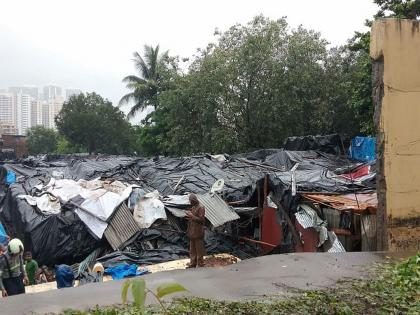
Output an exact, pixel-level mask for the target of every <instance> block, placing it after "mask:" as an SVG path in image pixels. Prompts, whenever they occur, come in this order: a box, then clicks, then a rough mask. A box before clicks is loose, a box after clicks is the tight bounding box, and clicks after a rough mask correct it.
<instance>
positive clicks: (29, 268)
mask: <svg viewBox="0 0 420 315" xmlns="http://www.w3.org/2000/svg"><path fill="white" fill-rule="evenodd" d="M23 258H24V259H25V262H26V264H25V269H26V274H27V275H28V279H29V285H34V284H36V273H37V271H38V263H37V262H36V261H35V260H34V259H32V253H31V252H26V253H25V254H24V255H23Z"/></svg>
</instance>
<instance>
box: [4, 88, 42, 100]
mask: <svg viewBox="0 0 420 315" xmlns="http://www.w3.org/2000/svg"><path fill="white" fill-rule="evenodd" d="M9 92H10V93H13V94H15V95H17V94H27V95H30V96H31V97H32V98H33V99H38V87H36V86H12V87H9Z"/></svg>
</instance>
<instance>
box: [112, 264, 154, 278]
mask: <svg viewBox="0 0 420 315" xmlns="http://www.w3.org/2000/svg"><path fill="white" fill-rule="evenodd" d="M148 272H149V271H148V270H147V269H146V268H143V269H140V270H137V265H135V264H131V265H129V264H118V265H116V266H114V267H109V268H106V269H105V273H106V274H109V275H111V277H112V279H113V280H121V279H124V278H129V277H135V276H140V275H143V274H145V273H148Z"/></svg>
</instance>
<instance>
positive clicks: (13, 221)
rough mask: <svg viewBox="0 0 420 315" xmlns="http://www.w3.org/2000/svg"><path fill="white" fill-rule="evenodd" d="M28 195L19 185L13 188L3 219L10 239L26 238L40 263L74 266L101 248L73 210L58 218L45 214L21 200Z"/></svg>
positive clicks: (1, 216)
mask: <svg viewBox="0 0 420 315" xmlns="http://www.w3.org/2000/svg"><path fill="white" fill-rule="evenodd" d="M24 193H25V191H24V190H23V188H22V186H21V185H19V184H13V185H11V186H10V187H9V189H8V190H7V192H6V196H5V198H4V199H3V201H2V203H1V213H0V219H1V222H2V223H3V224H4V226H5V228H6V231H7V233H8V234H9V236H10V237H11V238H13V237H17V238H20V239H22V240H23V241H24V245H25V249H27V250H30V251H32V255H33V256H34V258H35V259H36V260H37V261H38V263H40V264H45V265H53V264H57V263H67V264H71V263H73V262H74V261H80V260H83V258H85V257H86V256H87V255H88V254H89V253H90V252H91V251H92V250H94V249H95V248H96V247H98V246H100V242H98V241H95V240H94V239H93V237H92V236H91V235H90V233H89V231H88V230H87V228H86V226H85V224H84V223H83V222H82V221H81V220H80V219H79V217H78V216H77V214H76V213H75V212H73V211H72V210H71V209H69V210H65V211H62V212H61V213H60V214H58V215H43V214H41V213H40V212H38V211H37V209H35V207H32V206H30V205H29V204H28V203H27V202H26V201H25V200H22V199H19V198H17V196H18V195H20V194H24Z"/></svg>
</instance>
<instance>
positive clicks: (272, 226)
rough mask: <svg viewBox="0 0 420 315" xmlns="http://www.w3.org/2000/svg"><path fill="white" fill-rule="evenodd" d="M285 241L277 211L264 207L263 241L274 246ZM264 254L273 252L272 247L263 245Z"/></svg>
mask: <svg viewBox="0 0 420 315" xmlns="http://www.w3.org/2000/svg"><path fill="white" fill-rule="evenodd" d="M282 240H283V231H282V229H281V226H280V224H279V223H278V220H277V209H275V208H272V207H269V206H264V209H263V215H262V224H261V241H263V242H265V243H269V244H273V245H279V244H280V243H281V241H282ZM261 248H262V251H263V254H267V253H269V252H270V251H272V250H273V247H272V246H269V245H264V244H262V245H261Z"/></svg>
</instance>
